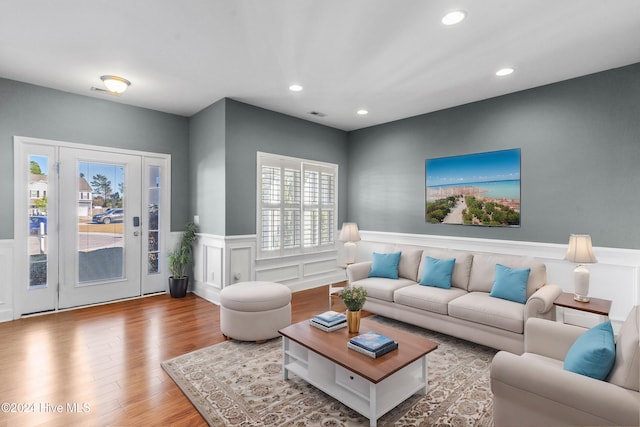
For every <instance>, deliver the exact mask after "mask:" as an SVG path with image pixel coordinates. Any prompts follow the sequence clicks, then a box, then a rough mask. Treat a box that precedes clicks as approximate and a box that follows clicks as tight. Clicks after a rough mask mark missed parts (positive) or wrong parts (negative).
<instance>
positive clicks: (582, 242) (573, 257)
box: [564, 234, 598, 302]
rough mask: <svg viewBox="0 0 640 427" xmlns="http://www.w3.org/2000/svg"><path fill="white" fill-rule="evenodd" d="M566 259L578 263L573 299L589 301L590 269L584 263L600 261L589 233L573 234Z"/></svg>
mask: <svg viewBox="0 0 640 427" xmlns="http://www.w3.org/2000/svg"><path fill="white" fill-rule="evenodd" d="M564 259H565V260H567V261H571V262H575V263H578V264H579V265H578V266H577V267H576V269H575V270H573V284H574V293H573V299H574V300H576V301H580V302H589V297H588V296H587V295H588V294H589V270H587V267H585V266H584V265H582V264H588V263H595V262H598V260H597V259H596V257H595V255H594V254H593V247H592V246H591V236H590V235H588V234H571V235H570V236H569V247H568V249H567V255H566V256H565V257H564Z"/></svg>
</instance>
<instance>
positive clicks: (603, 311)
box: [553, 292, 611, 316]
mask: <svg viewBox="0 0 640 427" xmlns="http://www.w3.org/2000/svg"><path fill="white" fill-rule="evenodd" d="M553 304H554V305H557V306H559V307H566V308H572V309H574V310H581V311H586V312H589V313H595V314H599V315H601V316H608V315H609V310H611V301H610V300H608V299H600V298H591V297H590V300H589V302H580V301H576V300H574V299H573V294H572V293H569V292H563V293H561V294H560V295H559V296H558V298H556V300H555V301H554V302H553Z"/></svg>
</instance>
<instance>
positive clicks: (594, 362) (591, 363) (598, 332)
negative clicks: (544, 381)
mask: <svg viewBox="0 0 640 427" xmlns="http://www.w3.org/2000/svg"><path fill="white" fill-rule="evenodd" d="M615 361H616V344H615V340H614V337H613V328H612V327H611V321H609V320H607V321H606V322H604V323H600V324H599V325H597V326H594V327H593V328H591V329H589V330H588V331H586V332H585V333H583V334H582V335H580V336H579V337H578V339H577V340H576V341H575V342H574V343H573V345H572V346H571V348H570V349H569V352H568V353H567V356H566V357H565V359H564V369H565V370H567V371H571V372H575V373H576V374H580V375H586V376H588V377H591V378H595V379H597V380H604V379H605V378H607V376H608V375H609V372H610V371H611V368H613V364H614V362H615Z"/></svg>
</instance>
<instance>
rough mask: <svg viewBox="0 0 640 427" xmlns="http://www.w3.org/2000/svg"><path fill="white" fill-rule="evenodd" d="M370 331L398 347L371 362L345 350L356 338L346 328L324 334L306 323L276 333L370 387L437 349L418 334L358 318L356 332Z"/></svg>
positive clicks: (433, 343)
mask: <svg viewBox="0 0 640 427" xmlns="http://www.w3.org/2000/svg"><path fill="white" fill-rule="evenodd" d="M370 331H375V332H379V333H381V334H383V335H386V336H387V337H389V338H391V339H393V340H395V341H396V342H397V343H398V348H397V349H396V350H393V351H391V352H389V353H387V354H385V355H383V356H381V357H378V358H375V359H374V358H371V357H369V356H367V355H364V354H361V353H358V352H357V351H355V350H351V349H349V348H347V342H348V341H349V339H350V338H351V337H353V336H355V335H357V334H349V332H348V329H347V328H342V329H338V330H337V331H333V332H324V331H322V330H320V329H318V328H315V327H313V326H311V325H310V324H309V321H308V320H305V321H303V322H300V323H296V324H293V325H291V326H287V327H286V328H283V329H281V330H280V331H279V332H280V334H281V335H284V336H285V337H287V338H289V339H290V340H292V341H295V342H296V343H298V344H300V345H302V346H303V347H306V348H308V349H309V350H311V351H313V352H315V353H318V354H319V355H321V356H323V357H325V358H327V359H329V360H331V361H332V362H334V363H336V364H338V365H340V366H342V367H344V368H346V369H348V370H350V371H352V372H354V373H356V374H358V375H360V376H361V377H364V378H366V379H367V380H369V381H371V382H372V383H374V384H377V383H379V382H380V381H382V380H384V379H385V378H387V377H388V376H390V375H392V374H394V373H395V372H397V371H399V370H400V369H402V368H404V367H405V366H407V365H409V364H411V363H413V362H415V361H416V360H418V359H420V358H421V357H424V356H425V355H427V354H428V353H430V352H432V351H433V350H435V349H437V348H438V343H436V342H433V341H431V340H428V339H426V338H424V337H422V336H420V335H416V334H413V333H411V332H406V331H403V330H401V329H397V328H394V327H392V326H387V325H383V324H380V323H378V322H376V321H374V320H372V319H369V318H367V317H363V318H362V319H360V333H365V332H370Z"/></svg>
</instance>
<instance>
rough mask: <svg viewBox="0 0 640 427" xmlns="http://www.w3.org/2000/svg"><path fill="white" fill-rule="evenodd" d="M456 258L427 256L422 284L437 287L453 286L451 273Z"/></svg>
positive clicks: (421, 279) (447, 287) (446, 287)
mask: <svg viewBox="0 0 640 427" xmlns="http://www.w3.org/2000/svg"><path fill="white" fill-rule="evenodd" d="M455 262H456V259H455V258H449V259H437V258H431V257H430V256H428V257H426V259H425V260H424V269H423V270H422V277H421V278H420V284H421V285H424V286H435V287H436V288H444V289H449V288H451V275H452V274H453V266H454V264H455Z"/></svg>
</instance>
